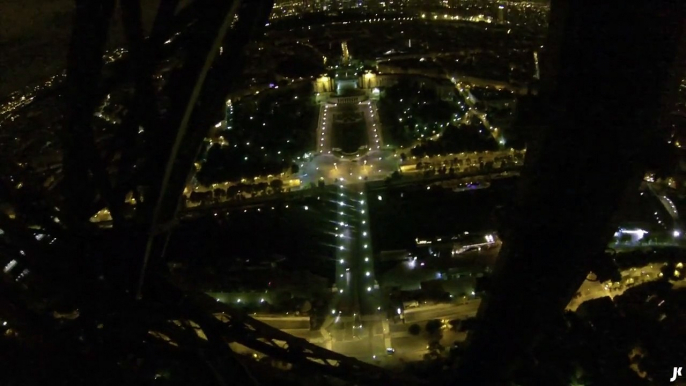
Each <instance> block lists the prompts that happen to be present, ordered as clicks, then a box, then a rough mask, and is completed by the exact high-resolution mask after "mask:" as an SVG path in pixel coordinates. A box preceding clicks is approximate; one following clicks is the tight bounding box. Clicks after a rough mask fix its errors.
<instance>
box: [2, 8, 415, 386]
mask: <svg viewBox="0 0 686 386" xmlns="http://www.w3.org/2000/svg"><path fill="white" fill-rule="evenodd" d="M76 3H77V7H76V13H75V18H74V30H73V35H72V40H71V44H70V50H69V60H68V68H67V78H66V83H65V85H64V86H63V90H64V93H65V95H66V96H67V110H66V113H65V119H64V123H63V127H62V134H61V139H62V142H63V170H62V177H63V178H62V179H61V180H60V182H59V184H58V185H57V186H58V188H57V189H56V190H59V192H60V193H61V194H60V196H61V197H60V198H58V199H56V201H55V202H52V201H50V199H45V200H43V199H36V200H34V201H32V202H26V203H25V205H24V204H22V203H21V201H22V200H21V198H22V197H24V196H26V197H28V192H27V189H28V188H27V189H24V191H22V192H21V194H20V195H15V196H12V195H11V194H5V193H3V194H2V195H1V196H0V197H1V198H3V199H7V200H8V201H11V202H13V203H15V209H17V211H18V212H19V213H18V216H19V217H18V218H16V219H12V218H10V217H9V216H7V215H5V214H4V213H0V229H2V230H3V232H5V233H6V236H7V237H9V238H11V239H12V242H13V245H12V247H11V248H8V249H5V247H4V246H0V259H2V263H3V264H9V263H11V264H16V265H17V268H15V269H12V270H10V271H6V272H5V273H6V275H4V276H3V280H2V281H0V292H1V293H2V294H3V296H2V297H0V317H2V320H5V321H9V322H10V323H11V325H12V326H16V327H15V328H16V331H19V332H20V333H21V334H22V336H23V337H24V339H25V341H24V343H27V344H28V345H29V346H31V345H30V344H29V343H30V342H31V341H33V339H34V338H35V342H34V343H35V344H37V345H38V346H37V347H38V349H37V352H41V350H42V348H41V346H40V344H41V343H40V341H42V340H43V339H45V340H47V341H51V340H52V339H55V338H54V337H55V336H59V334H57V335H55V334H54V331H59V330H60V326H61V324H60V323H61V322H59V321H58V320H55V319H54V318H51V317H46V315H44V314H42V313H41V312H39V311H37V310H38V309H42V307H43V306H42V304H44V303H45V302H46V301H45V299H50V301H49V302H48V303H50V306H49V308H48V309H60V308H64V309H65V310H68V311H69V312H72V311H73V310H74V309H75V308H77V309H78V311H77V312H78V317H77V318H76V321H75V322H74V324H75V325H76V326H77V327H76V331H79V332H78V333H77V334H76V335H74V336H72V338H75V340H78V341H79V342H92V343H89V344H92V345H94V346H97V345H99V344H104V346H107V347H110V346H118V345H119V342H117V338H115V339H113V340H111V341H109V340H108V339H112V337H113V336H114V337H116V336H125V337H126V340H128V341H129V342H128V343H131V344H133V346H134V347H135V346H136V345H138V344H140V342H141V341H142V342H143V343H146V342H148V341H154V342H155V343H156V344H161V345H163V346H165V345H167V344H168V343H167V342H165V341H160V339H159V338H158V337H155V338H153V337H151V336H149V332H150V331H153V332H155V333H163V334H165V335H166V336H167V337H168V338H169V339H170V341H173V342H174V343H175V344H177V345H178V346H182V350H181V351H189V352H192V353H196V352H197V353H198V354H197V355H194V356H193V357H192V360H193V361H197V363H198V366H200V367H201V368H204V370H202V373H203V374H205V373H207V374H210V375H209V377H210V378H212V379H213V380H214V381H215V382H214V384H240V385H254V384H258V383H259V382H260V379H261V377H260V375H259V374H256V373H255V372H254V371H253V370H252V369H253V368H254V366H256V365H257V364H256V363H255V362H254V361H246V360H245V359H244V358H243V357H242V356H241V355H238V354H237V353H235V352H234V351H233V350H231V348H230V346H229V345H228V344H227V343H232V342H236V343H240V344H242V345H243V346H245V347H248V348H250V349H252V350H254V351H257V352H261V353H264V354H265V355H267V356H269V357H271V358H274V359H277V360H280V361H283V362H288V363H290V364H292V366H293V372H294V373H296V374H299V375H298V376H299V377H303V378H310V377H312V376H314V377H315V378H316V377H320V378H321V377H323V378H326V377H334V378H338V379H339V380H343V381H345V382H346V383H354V384H370V385H371V384H406V383H412V381H409V380H407V379H396V378H394V376H392V375H390V374H389V373H387V372H385V371H383V370H382V369H380V368H378V367H375V366H372V365H369V364H366V363H363V362H361V361H358V360H356V359H353V358H349V357H346V356H344V355H340V354H337V353H334V352H331V351H329V350H326V349H324V348H321V347H319V346H317V345H314V344H311V343H309V342H307V341H306V340H304V339H300V338H295V337H293V336H291V335H289V334H287V333H284V332H283V331H280V330H278V329H276V328H273V327H270V326H269V325H267V324H265V323H262V322H259V321H257V320H255V319H253V318H251V317H249V316H247V315H246V314H245V313H243V312H242V311H238V310H234V309H232V308H231V307H229V306H227V305H223V304H221V303H217V302H216V301H215V300H214V299H212V298H209V297H207V296H205V295H195V294H188V293H185V292H183V291H180V290H178V289H177V288H176V287H175V286H173V285H170V284H169V283H168V282H167V279H165V278H164V277H163V276H162V275H161V274H160V272H161V268H163V263H164V249H165V246H166V244H167V241H168V239H169V231H170V230H171V229H172V228H173V227H174V225H175V224H176V222H177V216H178V212H179V207H180V199H181V197H182V193H183V190H184V188H185V186H186V185H187V182H188V179H189V176H190V175H191V172H192V171H193V167H194V166H193V162H194V161H195V159H196V158H197V155H198V152H199V149H200V147H201V144H202V142H203V140H204V138H205V136H206V135H207V133H208V131H209V129H210V128H211V127H212V126H213V125H214V124H215V123H216V122H218V121H219V120H221V117H222V112H223V108H224V104H225V101H226V99H227V97H228V96H229V95H230V93H231V92H232V91H235V89H236V85H237V83H238V81H239V79H240V77H241V75H242V68H243V64H244V63H243V62H244V59H243V54H244V51H245V47H246V45H247V44H248V43H249V42H250V41H251V39H254V37H255V36H256V34H258V33H260V31H261V29H262V28H263V27H264V25H265V24H266V22H267V20H268V16H269V14H270V12H271V8H272V6H273V1H272V0H255V1H253V0H250V1H240V0H194V1H191V2H184V7H183V8H179V7H180V6H181V2H180V1H178V0H164V1H161V2H160V6H159V8H158V12H157V16H156V18H155V21H154V23H153V26H152V29H151V31H150V33H149V35H148V36H147V37H145V33H144V28H143V23H142V20H141V9H140V3H139V2H138V1H135V0H121V1H120V2H119V5H120V8H119V9H120V10H121V18H122V24H123V26H124V33H125V36H126V40H127V44H128V46H127V49H128V53H127V54H126V56H125V57H124V58H122V59H121V60H119V61H117V62H115V63H111V64H109V65H106V63H105V60H104V59H103V56H104V55H105V53H106V52H105V47H106V42H107V39H108V32H109V25H110V22H111V20H112V18H113V16H114V14H115V9H116V7H115V6H116V4H117V2H116V1H115V0H106V1H96V0H78V1H77V2H76ZM164 66H167V67H169V68H165V69H164V70H165V71H166V70H168V72H167V73H166V74H165V76H164V79H163V81H159V79H158V78H159V77H158V76H157V75H158V74H159V73H160V71H161V70H162V69H163V67H164ZM122 84H127V85H128V86H127V87H129V90H130V99H129V100H128V103H126V105H125V106H124V107H125V114H124V116H123V120H122V122H121V124H120V125H119V126H118V127H117V128H116V132H115V133H114V135H113V138H112V139H111V140H110V141H109V142H106V143H105V144H104V145H102V146H99V140H98V138H97V135H96V133H95V129H94V125H93V115H94V113H95V111H96V108H97V107H98V105H99V104H100V103H101V101H102V100H103V99H104V98H105V96H106V95H108V93H110V92H111V91H112V90H113V89H115V87H119V86H121V85H122ZM13 191H14V188H12V189H8V190H7V192H13ZM38 193H40V192H36V194H37V196H36V197H39V195H38ZM129 193H133V195H134V197H135V199H136V201H137V205H136V207H135V210H134V212H133V213H127V212H126V210H127V209H126V205H124V199H125V197H126V196H127V194H129ZM62 199H63V201H61V200H62ZM24 201H26V200H24ZM103 206H105V207H107V208H108V209H109V210H110V213H111V215H112V217H113V222H112V225H113V229H112V230H111V231H108V232H102V231H101V230H100V229H98V228H97V227H96V226H94V225H92V224H91V223H90V222H89V219H90V216H91V215H92V214H93V213H94V212H95V211H97V210H98V209H100V208H102V207H103ZM38 207H39V208H40V210H38V211H36V210H32V209H31V208H34V209H35V208H38ZM25 209H26V211H33V212H35V213H31V216H24V213H23V212H24V210H25ZM36 224H39V226H36ZM29 225H31V226H29ZM32 227H33V228H32ZM36 230H37V231H36ZM37 232H38V233H41V238H38V237H36V233H37ZM43 237H44V238H45V239H43ZM6 267H7V265H6ZM24 269H27V270H29V271H30V272H31V274H30V275H29V276H28V277H26V278H24V276H25V274H24V273H23V272H24V271H23V270H24ZM53 303H54V304H53ZM37 305H41V306H37ZM219 315H222V316H219ZM122 320H135V321H137V322H138V324H133V325H130V326H124V325H123V324H122ZM171 321H176V322H178V324H175V323H171ZM194 325H195V326H198V327H197V328H196V327H189V326H194ZM195 330H201V331H202V332H203V334H204V335H205V337H206V339H201V338H200V337H199V334H197V333H196V331H195ZM119 331H125V333H124V334H123V335H117V334H119V333H120V332H119ZM57 339H64V337H61V338H57ZM103 340H104V342H105V343H103ZM76 343H77V344H78V342H76ZM62 347H65V350H66V351H65V356H67V354H68V355H74V358H79V353H78V350H75V351H71V349H70V348H69V347H70V345H62ZM165 347H166V346H165ZM169 350H174V349H173V348H170V349H169ZM75 360H76V359H75ZM107 366H108V364H106V363H105V362H103V369H104V368H106V367H107ZM116 366H117V365H114V368H115V369H116ZM115 373H116V370H115ZM277 383H278V382H277ZM278 384H283V383H278ZM319 384H321V383H319Z"/></svg>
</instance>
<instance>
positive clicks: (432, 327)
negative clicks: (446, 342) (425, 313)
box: [424, 319, 443, 335]
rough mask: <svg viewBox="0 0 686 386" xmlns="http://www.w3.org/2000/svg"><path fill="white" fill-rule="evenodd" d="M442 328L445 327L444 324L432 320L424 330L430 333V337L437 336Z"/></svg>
mask: <svg viewBox="0 0 686 386" xmlns="http://www.w3.org/2000/svg"><path fill="white" fill-rule="evenodd" d="M441 326H443V323H441V321H440V320H438V319H432V320H429V321H428V322H426V326H425V327H424V329H425V330H426V332H427V333H429V334H430V335H433V334H435V333H437V332H438V331H440V330H441Z"/></svg>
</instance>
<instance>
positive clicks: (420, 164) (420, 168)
mask: <svg viewBox="0 0 686 386" xmlns="http://www.w3.org/2000/svg"><path fill="white" fill-rule="evenodd" d="M423 167H424V164H423V163H421V162H417V170H422V168H423Z"/></svg>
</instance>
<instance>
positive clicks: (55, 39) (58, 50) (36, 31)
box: [0, 0, 159, 100]
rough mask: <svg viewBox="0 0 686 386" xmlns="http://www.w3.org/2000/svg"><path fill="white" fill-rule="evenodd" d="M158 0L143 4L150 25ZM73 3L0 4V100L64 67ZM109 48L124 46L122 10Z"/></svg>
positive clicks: (4, 0)
mask: <svg viewBox="0 0 686 386" xmlns="http://www.w3.org/2000/svg"><path fill="white" fill-rule="evenodd" d="M158 2H159V0H141V3H142V4H143V6H142V7H143V15H144V17H143V18H144V23H145V24H146V26H147V25H150V23H151V21H152V19H153V17H154V14H155V11H156V8H157V4H158ZM74 3H75V2H74V0H0V52H1V53H2V54H0V100H1V99H2V98H3V97H5V96H7V95H8V94H9V93H11V92H13V91H16V90H19V89H21V88H23V87H24V86H27V85H32V84H35V83H38V82H40V81H42V80H44V79H46V78H48V77H49V76H51V75H53V74H56V73H59V72H60V71H62V70H63V69H64V67H65V60H66V53H67V47H68V46H69V38H70V35H71V22H72V14H73V10H74ZM116 12H117V13H116V15H115V18H114V19H115V22H114V23H113V29H112V36H111V39H110V46H111V47H116V46H119V45H121V44H122V34H121V24H120V23H119V18H118V15H119V10H117V11H116Z"/></svg>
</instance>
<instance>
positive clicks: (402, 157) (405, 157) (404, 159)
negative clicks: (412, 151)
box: [400, 153, 407, 162]
mask: <svg viewBox="0 0 686 386" xmlns="http://www.w3.org/2000/svg"><path fill="white" fill-rule="evenodd" d="M400 160H401V161H402V162H405V161H406V160H407V156H406V155H405V153H400Z"/></svg>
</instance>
